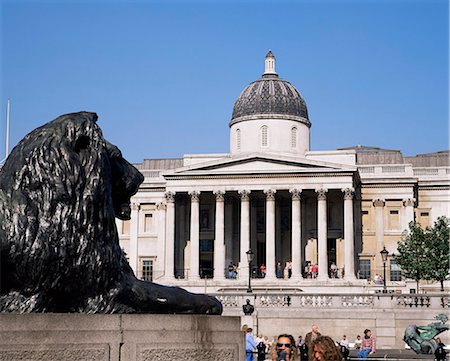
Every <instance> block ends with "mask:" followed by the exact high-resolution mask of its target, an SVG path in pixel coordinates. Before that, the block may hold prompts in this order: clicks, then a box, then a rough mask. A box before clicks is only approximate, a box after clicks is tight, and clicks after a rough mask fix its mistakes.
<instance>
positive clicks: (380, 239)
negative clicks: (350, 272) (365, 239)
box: [372, 199, 385, 273]
mask: <svg viewBox="0 0 450 361" xmlns="http://www.w3.org/2000/svg"><path fill="white" fill-rule="evenodd" d="M384 205H385V202H384V200H383V199H374V200H373V206H374V207H375V245H376V246H375V260H376V261H375V265H373V267H372V268H375V270H376V272H377V273H378V272H379V270H380V269H381V267H382V264H383V262H382V260H381V256H380V251H381V250H382V249H383V246H384Z"/></svg>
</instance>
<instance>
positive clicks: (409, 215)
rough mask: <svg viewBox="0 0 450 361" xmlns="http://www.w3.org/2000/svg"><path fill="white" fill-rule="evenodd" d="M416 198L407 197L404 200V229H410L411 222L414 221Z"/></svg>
mask: <svg viewBox="0 0 450 361" xmlns="http://www.w3.org/2000/svg"><path fill="white" fill-rule="evenodd" d="M414 203H415V199H414V198H407V199H404V200H403V207H405V208H404V210H403V223H402V231H404V230H406V229H409V222H413V221H414Z"/></svg>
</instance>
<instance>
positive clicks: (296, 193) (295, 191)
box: [289, 188, 302, 201]
mask: <svg viewBox="0 0 450 361" xmlns="http://www.w3.org/2000/svg"><path fill="white" fill-rule="evenodd" d="M289 193H291V197H292V200H293V201H299V200H300V199H301V197H302V190H301V189H299V188H292V189H289Z"/></svg>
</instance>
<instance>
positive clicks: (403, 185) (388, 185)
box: [361, 183, 417, 188]
mask: <svg viewBox="0 0 450 361" xmlns="http://www.w3.org/2000/svg"><path fill="white" fill-rule="evenodd" d="M416 185H417V183H378V184H375V183H374V184H364V183H361V188H411V187H415V186H416Z"/></svg>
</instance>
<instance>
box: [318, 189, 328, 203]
mask: <svg viewBox="0 0 450 361" xmlns="http://www.w3.org/2000/svg"><path fill="white" fill-rule="evenodd" d="M327 192H328V190H327V189H325V188H320V189H316V193H317V200H318V201H326V200H327Z"/></svg>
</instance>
